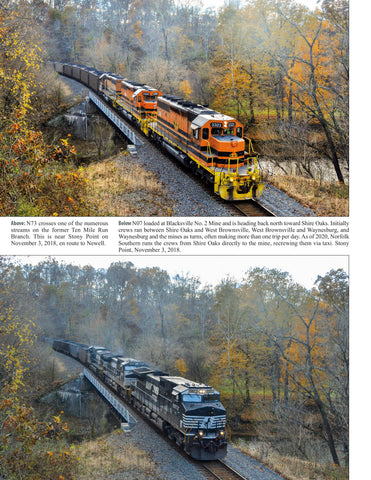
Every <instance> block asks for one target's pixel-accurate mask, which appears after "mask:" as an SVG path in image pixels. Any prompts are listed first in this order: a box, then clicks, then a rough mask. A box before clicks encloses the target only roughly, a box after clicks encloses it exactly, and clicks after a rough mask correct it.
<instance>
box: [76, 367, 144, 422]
mask: <svg viewBox="0 0 371 480" xmlns="http://www.w3.org/2000/svg"><path fill="white" fill-rule="evenodd" d="M83 374H84V377H85V378H86V379H87V380H89V382H90V383H91V384H92V385H93V387H94V388H95V389H96V390H97V392H98V393H99V395H100V396H101V397H103V399H104V400H105V401H106V402H107V403H109V405H110V406H111V407H112V408H113V409H114V410H115V412H116V413H117V414H118V415H119V417H120V419H121V420H124V421H125V422H126V423H127V424H128V425H125V424H123V429H124V430H126V429H128V428H130V426H133V425H134V424H135V423H136V420H135V418H134V416H133V415H132V414H131V413H130V412H129V410H128V409H127V408H126V406H125V404H124V402H123V400H122V399H121V398H120V397H119V396H118V395H116V394H115V393H113V392H112V391H111V390H110V389H109V388H108V387H107V385H106V384H105V383H103V382H102V380H100V379H99V378H98V377H97V376H96V375H94V373H93V372H92V371H91V370H89V369H87V368H84V369H83Z"/></svg>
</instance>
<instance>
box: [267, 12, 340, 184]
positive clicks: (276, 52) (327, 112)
mask: <svg viewBox="0 0 371 480" xmlns="http://www.w3.org/2000/svg"><path fill="white" fill-rule="evenodd" d="M342 5H343V6H344V7H345V2H342ZM276 12H277V14H278V15H279V18H280V20H281V21H282V22H283V23H284V25H285V26H287V29H289V30H290V31H292V32H293V33H294V35H295V38H296V42H295V44H294V45H293V48H292V49H290V50H287V49H285V48H284V46H283V45H282V44H280V43H279V42H280V38H277V37H273V36H271V46H272V47H273V48H271V49H270V54H271V55H272V58H273V59H274V61H275V62H276V64H277V65H278V66H279V68H280V70H281V71H282V73H283V74H284V76H285V78H286V80H287V82H288V85H289V87H290V91H289V96H290V101H292V103H293V108H294V109H295V110H296V112H297V115H298V116H299V117H300V120H299V119H297V120H299V121H302V122H309V125H310V124H311V122H313V120H315V122H316V123H317V124H318V125H319V126H320V127H321V130H322V132H323V134H324V137H325V143H324V144H321V143H319V144H318V143H316V142H315V141H313V140H310V138H309V137H307V136H306V137H303V136H301V137H297V138H296V140H297V141H298V142H304V143H306V144H307V145H308V147H310V148H312V149H314V150H315V151H316V152H317V154H319V155H320V156H325V157H327V158H328V159H329V160H331V162H332V164H333V167H334V170H335V172H336V175H337V178H338V180H339V182H341V183H344V176H343V173H342V169H341V165H340V160H345V161H348V125H349V119H348V87H349V80H348V67H347V58H348V54H347V44H348V42H347V38H348V27H347V23H346V22H345V23H343V25H342V26H340V25H339V24H338V23H333V22H332V21H331V17H330V15H329V14H327V15H326V13H325V12H320V11H319V10H317V11H316V12H315V13H309V12H306V13H303V11H302V9H301V10H300V15H298V7H297V5H296V4H294V3H291V2H282V4H280V3H277V4H276ZM345 12H346V10H345ZM270 33H271V32H269V34H270ZM340 59H341V60H340ZM293 135H294V136H295V131H294V130H293Z"/></svg>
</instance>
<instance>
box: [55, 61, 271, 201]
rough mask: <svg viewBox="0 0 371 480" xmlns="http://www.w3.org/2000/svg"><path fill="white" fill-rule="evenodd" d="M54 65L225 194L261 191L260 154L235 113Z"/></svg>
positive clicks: (242, 195) (113, 77) (234, 195)
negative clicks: (256, 151) (93, 92)
mask: <svg viewBox="0 0 371 480" xmlns="http://www.w3.org/2000/svg"><path fill="white" fill-rule="evenodd" d="M54 69H55V70H56V71H57V72H58V73H60V74H61V75H66V76H69V77H71V78H74V79H76V80H77V81H79V82H81V83H83V84H84V85H86V86H87V87H89V88H91V89H92V90H93V91H95V92H96V93H97V94H99V95H103V97H104V98H105V100H106V101H108V102H109V103H111V105H113V107H114V108H115V109H116V110H117V111H118V112H120V113H122V114H123V115H125V116H126V117H127V118H129V119H130V120H131V121H132V122H134V123H136V124H137V126H138V127H139V128H140V129H141V130H142V131H143V132H144V134H145V135H147V136H149V137H152V138H153V139H155V140H156V141H157V142H158V143H160V144H161V145H162V146H164V147H165V148H166V149H167V150H168V151H169V152H170V153H171V154H172V155H173V156H175V157H176V158H177V159H178V160H180V161H181V162H182V163H183V164H184V165H186V166H188V167H190V168H191V169H193V170H194V171H196V172H197V173H198V174H200V175H201V176H202V177H203V178H204V179H205V180H206V181H208V182H211V183H213V184H214V192H215V193H217V194H218V195H220V197H222V198H223V199H225V200H248V199H251V198H258V197H260V195H261V194H262V192H263V188H264V183H263V182H262V179H261V175H260V172H259V163H258V155H257V154H256V153H255V152H254V151H253V149H252V144H251V141H249V148H248V150H249V151H248V152H246V151H245V148H246V142H245V140H244V138H243V126H242V124H241V123H240V122H239V121H238V120H236V119H235V118H232V117H230V116H228V115H224V114H222V113H219V112H215V111H214V110H210V109H209V108H207V107H205V106H203V105H199V104H196V103H192V102H189V101H187V100H183V99H181V98H179V97H176V96H174V95H162V94H161V92H160V91H159V90H157V89H155V88H152V87H149V86H148V85H144V84H141V83H136V82H130V81H129V80H127V79H125V78H123V77H121V76H120V75H116V74H113V73H105V72H101V71H98V70H95V69H94V68H89V67H85V66H83V65H73V64H69V63H61V62H54Z"/></svg>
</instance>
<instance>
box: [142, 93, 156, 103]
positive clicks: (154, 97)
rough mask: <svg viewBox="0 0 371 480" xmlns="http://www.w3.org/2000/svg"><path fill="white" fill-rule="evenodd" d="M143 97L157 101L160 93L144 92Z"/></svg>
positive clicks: (148, 100)
mask: <svg viewBox="0 0 371 480" xmlns="http://www.w3.org/2000/svg"><path fill="white" fill-rule="evenodd" d="M143 97H144V100H146V101H147V102H155V101H156V100H157V97H158V93H157V92H156V93H151V94H150V93H147V92H143Z"/></svg>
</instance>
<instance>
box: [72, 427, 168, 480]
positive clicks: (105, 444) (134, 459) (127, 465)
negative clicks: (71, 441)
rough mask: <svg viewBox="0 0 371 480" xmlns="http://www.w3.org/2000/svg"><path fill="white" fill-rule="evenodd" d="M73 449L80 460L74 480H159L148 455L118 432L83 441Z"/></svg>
mask: <svg viewBox="0 0 371 480" xmlns="http://www.w3.org/2000/svg"><path fill="white" fill-rule="evenodd" d="M75 450H76V455H77V458H78V460H79V469H78V474H77V476H76V480H91V479H94V480H108V479H115V478H127V479H131V480H136V479H145V478H151V479H153V480H156V479H157V478H159V477H158V475H157V474H156V470H155V467H154V464H153V461H152V460H151V458H150V457H149V456H148V454H146V453H145V452H143V451H142V450H140V449H139V448H137V447H136V446H135V445H133V444H132V443H130V442H128V441H126V440H125V436H124V434H123V433H121V432H120V431H116V432H115V433H113V434H110V435H106V436H103V437H100V438H99V439H96V440H91V441H89V442H84V443H82V444H81V445H79V446H76V447H75Z"/></svg>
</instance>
